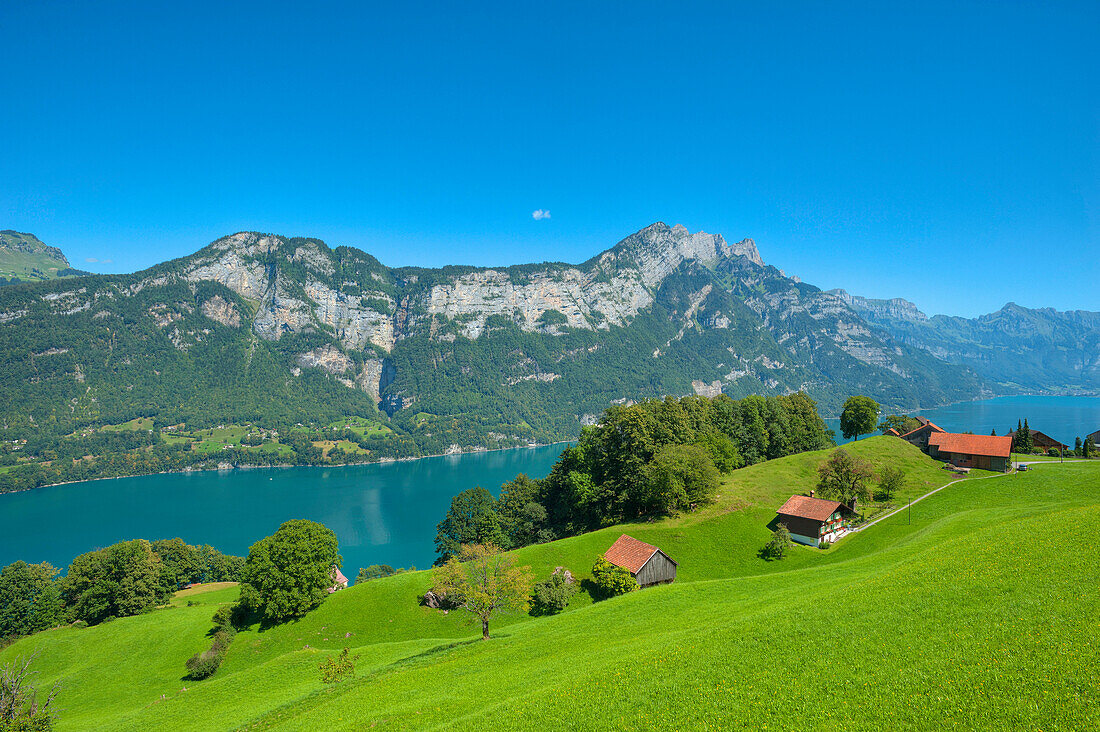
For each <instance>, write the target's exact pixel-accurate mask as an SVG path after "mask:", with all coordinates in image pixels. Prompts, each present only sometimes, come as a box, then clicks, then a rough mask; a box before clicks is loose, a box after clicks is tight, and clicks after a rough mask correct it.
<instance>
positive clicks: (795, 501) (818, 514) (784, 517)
mask: <svg viewBox="0 0 1100 732" xmlns="http://www.w3.org/2000/svg"><path fill="white" fill-rule="evenodd" d="M853 503H854V501H853ZM776 513H777V514H779V522H780V523H782V524H785V525H786V527H787V530H788V531H790V532H791V539H793V540H794V541H797V542H798V543H799V544H806V545H808V546H813V547H816V546H821V543H822V542H824V541H827V542H830V543H831V542H834V541H836V540H837V539H839V538H840V537H842V536H844V535H845V534H847V533H848V522H847V517H848V516H851V515H852V509H851V507H849V506H845V505H844V504H843V503H841V502H840V501H826V500H824V499H822V498H814V497H813V491H810V495H808V496H791V497H790V498H788V499H787V502H786V503H784V504H783V505H782V506H780V507H779V510H778V511H776Z"/></svg>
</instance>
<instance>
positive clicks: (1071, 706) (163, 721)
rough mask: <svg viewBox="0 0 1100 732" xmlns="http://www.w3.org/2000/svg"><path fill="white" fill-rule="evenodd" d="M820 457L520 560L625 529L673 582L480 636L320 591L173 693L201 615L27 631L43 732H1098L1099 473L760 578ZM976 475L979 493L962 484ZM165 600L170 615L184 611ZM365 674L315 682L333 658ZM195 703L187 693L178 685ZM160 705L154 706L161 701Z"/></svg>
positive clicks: (1010, 492) (1033, 476) (866, 451)
mask: <svg viewBox="0 0 1100 732" xmlns="http://www.w3.org/2000/svg"><path fill="white" fill-rule="evenodd" d="M849 448H850V449H851V450H852V451H853V452H859V453H861V454H863V455H865V456H866V457H868V458H869V459H872V460H873V461H875V462H877V463H879V464H885V463H890V464H901V465H903V466H904V467H905V468H906V469H907V471H908V474H909V481H908V484H907V486H906V489H905V492H904V493H903V495H902V496H901V497H900V498H899V499H898V500H896V501H895V503H897V504H898V505H901V504H902V503H904V501H905V500H906V499H907V498H908V497H909V496H910V495H918V494H923V493H925V492H927V491H928V490H930V489H931V488H934V487H937V486H939V485H942V484H944V483H946V482H948V481H950V480H952V479H953V477H952V476H951V475H950V474H948V473H947V472H946V471H943V470H942V469H940V468H939V464H938V463H935V462H933V461H931V460H929V459H928V458H926V457H925V456H923V455H921V454H920V453H919V452H917V451H916V450H915V449H913V448H911V447H910V446H908V445H905V444H903V443H901V442H900V441H898V440H896V439H885V438H882V439H872V440H866V441H861V442H860V443H857V444H856V445H852V446H849ZM823 457H824V453H817V454H809V455H799V456H793V457H790V458H785V459H783V460H777V461H773V462H771V463H767V464H763V465H757V466H753V467H751V468H747V469H744V470H740V471H736V472H735V473H734V475H733V476H731V477H730V478H729V479H728V480H727V481H726V483H725V485H724V486H723V487H722V489H721V491H720V494H721V496H720V498H719V500H718V501H717V502H716V504H715V505H714V506H712V507H708V508H707V509H705V510H704V511H702V512H700V513H697V514H691V515H688V516H684V517H680V518H677V519H670V520H666V521H661V522H654V523H641V524H632V525H628V526H625V527H623V526H621V527H613V528H611V529H606V530H603V531H599V532H595V533H593V534H589V535H586V536H582V537H576V538H572V539H567V540H563V541H558V542H554V543H552V544H547V545H542V546H536V547H528V548H526V549H523V550H521V551H519V552H517V555H518V559H519V561H520V562H521V563H523V564H529V565H530V566H531V567H532V569H533V571H535V573H536V574H537V575H544V574H546V573H548V572H549V571H550V570H551V569H552V568H553V567H554V566H557V565H565V566H567V567H569V568H570V569H571V570H573V571H574V573H575V574H577V575H578V576H581V577H584V576H587V574H588V570H589V568H590V567H591V564H592V561H593V560H594V559H595V557H596V556H597V555H598V554H599V553H600V552H602V551H603V550H604V549H606V548H607V546H608V545H610V543H611V542H612V541H613V540H614V539H615V538H616V537H617V536H618V535H619V534H620V533H623V532H624V531H625V532H628V533H630V534H632V535H633V536H636V537H638V538H640V539H643V540H645V541H649V542H651V543H655V544H658V545H659V546H661V547H662V548H663V549H665V550H666V551H667V552H668V553H669V554H670V555H672V556H673V558H675V559H676V560H677V561H678V562H679V563H680V573H679V576H678V579H677V582H676V583H675V584H673V585H669V586H664V587H658V588H652V589H647V590H645V591H641V592H636V593H632V594H631V595H628V596H626V597H623V598H619V599H616V600H611V601H607V602H601V603H597V604H595V605H592V604H591V600H590V598H588V596H587V595H584V594H581V595H578V597H577V599H576V600H575V601H574V603H573V604H572V605H571V607H570V609H569V611H568V612H566V613H563V614H562V615H559V616H555V617H551V618H537V619H536V618H529V617H527V616H523V617H511V618H502V619H501V621H499V622H494V624H493V631H494V639H493V640H492V641H490V642H487V643H483V642H480V641H474V640H473V639H474V638H475V637H477V636H478V635H479V634H480V629H475V628H473V627H471V626H470V625H468V624H467V623H465V622H463V618H462V617H461V613H456V612H452V613H450V614H448V615H444V614H442V613H440V612H436V611H432V610H428V609H425V608H421V607H419V606H417V604H416V598H417V595H418V594H420V593H422V592H423V591H424V589H426V588H427V586H428V584H429V582H430V580H429V578H428V576H427V574H426V573H423V572H418V573H411V574H404V575H398V576H396V577H391V578H387V579H383V580H374V581H371V582H368V583H365V584H363V585H361V586H357V587H352V588H350V589H348V590H347V591H343V592H340V593H337V594H336V595H333V596H332V597H331V598H330V599H329V600H328V601H327V602H326V603H325V604H324V605H323V606H322V607H321V608H319V609H318V610H316V611H315V612H313V613H311V614H310V615H309V616H307V617H306V618H304V619H303V620H301V621H300V622H297V623H292V624H288V625H285V626H280V627H277V628H274V629H271V630H267V631H263V632H260V631H259V629H257V628H252V629H248V630H245V631H243V632H241V633H239V634H238V635H237V638H236V640H235V641H234V643H233V646H232V648H231V650H230V653H229V656H228V658H227V659H226V661H225V663H224V664H223V666H222V668H221V669H220V670H219V671H218V673H217V674H216V675H215V676H214V677H213V678H211V679H209V680H206V681H202V682H194V683H192V682H189V681H185V680H184V679H183V675H184V669H183V661H184V660H185V659H186V658H187V657H188V656H189V655H191V654H192V653H194V652H195V651H197V650H200V649H201V648H203V647H205V646H206V645H208V643H209V639H208V638H207V637H206V636H205V634H206V632H207V631H208V630H209V628H210V615H211V614H212V611H213V608H214V606H215V603H216V602H223V601H224V602H228V601H231V600H232V596H233V593H234V591H235V590H234V589H233V588H227V589H218V590H215V591H213V592H210V593H206V594H202V595H196V596H195V597H193V598H190V599H192V601H194V602H198V601H202V600H209V601H210V602H204V604H203V605H194V606H191V607H187V606H186V603H185V602H184V603H183V605H184V606H181V607H172V608H168V609H165V610H160V611H157V612H154V613H151V614H149V615H145V616H141V617H138V618H128V619H122V620H117V621H114V622H112V623H108V624H106V625H103V626H100V627H95V628H87V629H83V630H77V629H63V630H57V631H50V632H47V633H42V634H39V635H37V636H34V637H32V638H29V639H26V640H24V641H21V642H20V643H17V644H16V645H15V646H13V647H12V648H9V649H7V650H6V651H4V652H3V653H2V654H0V661H5V660H8V659H9V658H11V657H12V656H14V655H19V654H20V653H26V652H28V651H30V650H31V649H35V648H37V649H39V650H40V651H41V656H40V659H39V663H38V666H39V669H40V671H41V677H40V681H41V682H43V683H51V682H52V681H53V680H55V679H59V678H60V679H61V680H62V683H63V684H64V692H63V695H62V700H63V702H62V703H63V706H64V707H65V710H64V712H63V716H62V717H61V719H60V720H59V729H61V730H67V729H97V728H98V729H231V728H234V727H238V726H246V725H247V726H255V727H259V728H288V729H345V728H347V729H358V728H362V727H370V726H372V725H378V726H388V727H391V728H398V729H400V728H421V727H446V728H448V729H485V728H509V727H513V728H529V729H536V728H538V729H555V728H560V729H565V728H576V727H578V726H584V727H596V728H621V727H641V728H645V727H677V728H689V727H690V728H695V727H704V726H711V727H726V728H728V727H741V726H743V727H747V728H752V729H757V728H762V727H763V726H765V725H766V726H767V727H769V728H782V729H791V728H809V729H853V728H859V729H884V728H890V729H898V728H900V729H906V728H907V729H943V728H948V727H952V726H955V727H959V728H987V729H1003V728H1007V727H1037V728H1038V727H1041V728H1042V729H1047V730H1055V729H1082V728H1090V727H1091V728H1095V727H1096V725H1097V724H1098V723H1100V716H1098V711H1097V705H1098V704H1100V692H1098V691H1097V683H1096V678H1097V677H1096V670H1095V669H1096V668H1097V667H1098V663H1100V651H1098V648H1097V639H1096V628H1097V627H1100V588H1098V583H1097V581H1096V577H1097V575H1096V567H1097V566H1100V542H1097V541H1096V537H1097V529H1096V527H1097V526H1098V525H1100V523H1098V522H1100V464H1073V465H1071V464H1066V465H1043V466H1041V467H1038V468H1036V469H1035V470H1033V471H1031V472H1029V473H1027V474H1024V475H1019V476H1003V477H993V478H988V479H980V480H979V479H975V478H971V479H969V480H966V481H963V482H960V483H958V484H956V485H953V486H951V487H950V488H948V489H946V490H944V491H941V492H939V493H937V494H936V495H934V496H932V497H930V498H928V499H926V500H925V501H922V502H921V503H918V504H917V505H916V506H915V507H914V508H913V512H912V522H911V523H909V518H908V515H907V513H905V512H902V513H900V514H897V515H895V516H893V517H891V518H889V519H887V520H885V521H883V522H882V523H880V524H878V525H876V526H874V527H872V528H871V529H869V530H867V531H865V532H862V533H860V534H857V535H854V536H850V537H847V538H845V539H843V540H842V541H840V542H839V543H837V544H836V545H834V546H833V547H832V548H831V549H829V550H828V551H819V550H812V549H807V548H801V547H800V548H797V549H796V550H795V551H794V552H793V553H792V555H791V556H790V557H789V558H787V559H785V560H783V561H780V562H770V563H769V562H765V561H763V560H761V559H759V558H758V557H757V556H756V552H757V550H758V549H759V547H760V546H761V545H762V544H763V543H764V541H766V540H767V538H768V536H769V531H768V529H767V527H766V524H767V522H768V521H769V520H770V519H771V518H772V517H773V516H774V509H775V507H776V506H778V505H779V504H780V503H782V501H783V500H785V499H786V498H787V497H788V496H789V495H790V494H791V493H794V492H800V491H803V490H805V489H806V488H808V487H809V486H810V485H812V482H813V475H814V469H815V467H816V465H817V463H818V462H820V460H821V459H822V458H823ZM975 477H977V476H975ZM176 604H180V602H179V601H177V603H176ZM345 645H346V646H349V647H351V648H352V649H353V651H354V652H355V653H358V654H359V660H358V662H357V664H356V677H355V678H354V679H353V680H351V681H348V682H344V683H342V684H340V685H338V686H336V687H334V688H326V687H324V686H323V685H322V684H321V683H320V681H319V678H318V673H317V666H316V664H317V662H318V661H319V660H320V659H322V658H324V657H326V656H327V655H330V654H331V653H333V652H334V651H335V650H337V649H339V648H342V647H343V646H345ZM184 688H186V691H184V690H183V689H184ZM162 695H163V698H162Z"/></svg>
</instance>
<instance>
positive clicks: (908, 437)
mask: <svg viewBox="0 0 1100 732" xmlns="http://www.w3.org/2000/svg"><path fill="white" fill-rule="evenodd" d="M917 419H918V420H920V422H921V426H920V427H917V428H916V429H914V430H910V431H909V432H906V433H905V434H904V435H902V436H901V439H903V440H905V441H906V442H908V443H909V444H910V445H916V446H917V447H919V448H920V449H922V450H927V449H928V438H929V436H931V435H935V434H941V433H944V432H946V430H944V429H943V428H942V427H940V426H939V425H937V424H935V423H934V422H931V421H929V420H927V419H925V418H924V417H917Z"/></svg>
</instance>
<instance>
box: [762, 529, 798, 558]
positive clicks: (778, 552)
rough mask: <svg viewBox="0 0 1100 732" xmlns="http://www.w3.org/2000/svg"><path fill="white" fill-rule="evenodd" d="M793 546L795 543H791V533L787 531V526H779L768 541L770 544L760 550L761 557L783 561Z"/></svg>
mask: <svg viewBox="0 0 1100 732" xmlns="http://www.w3.org/2000/svg"><path fill="white" fill-rule="evenodd" d="M793 546H794V542H793V541H791V532H790V531H789V530H788V529H787V525H786V524H779V525H778V526H777V527H775V531H773V532H772V538H770V539H768V543H767V544H765V545H764V548H763V549H761V550H760V556H761V557H763V558H764V559H769V560H771V559H782V558H783V557H785V556H787V552H788V551H790V550H791V548H792V547H793Z"/></svg>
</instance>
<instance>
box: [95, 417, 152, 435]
mask: <svg viewBox="0 0 1100 732" xmlns="http://www.w3.org/2000/svg"><path fill="white" fill-rule="evenodd" d="M151 429H153V418H152V417H135V418H134V419H131V420H130V421H129V422H123V423H122V424H107V425H103V431H104V432H148V431H149V430H151Z"/></svg>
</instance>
